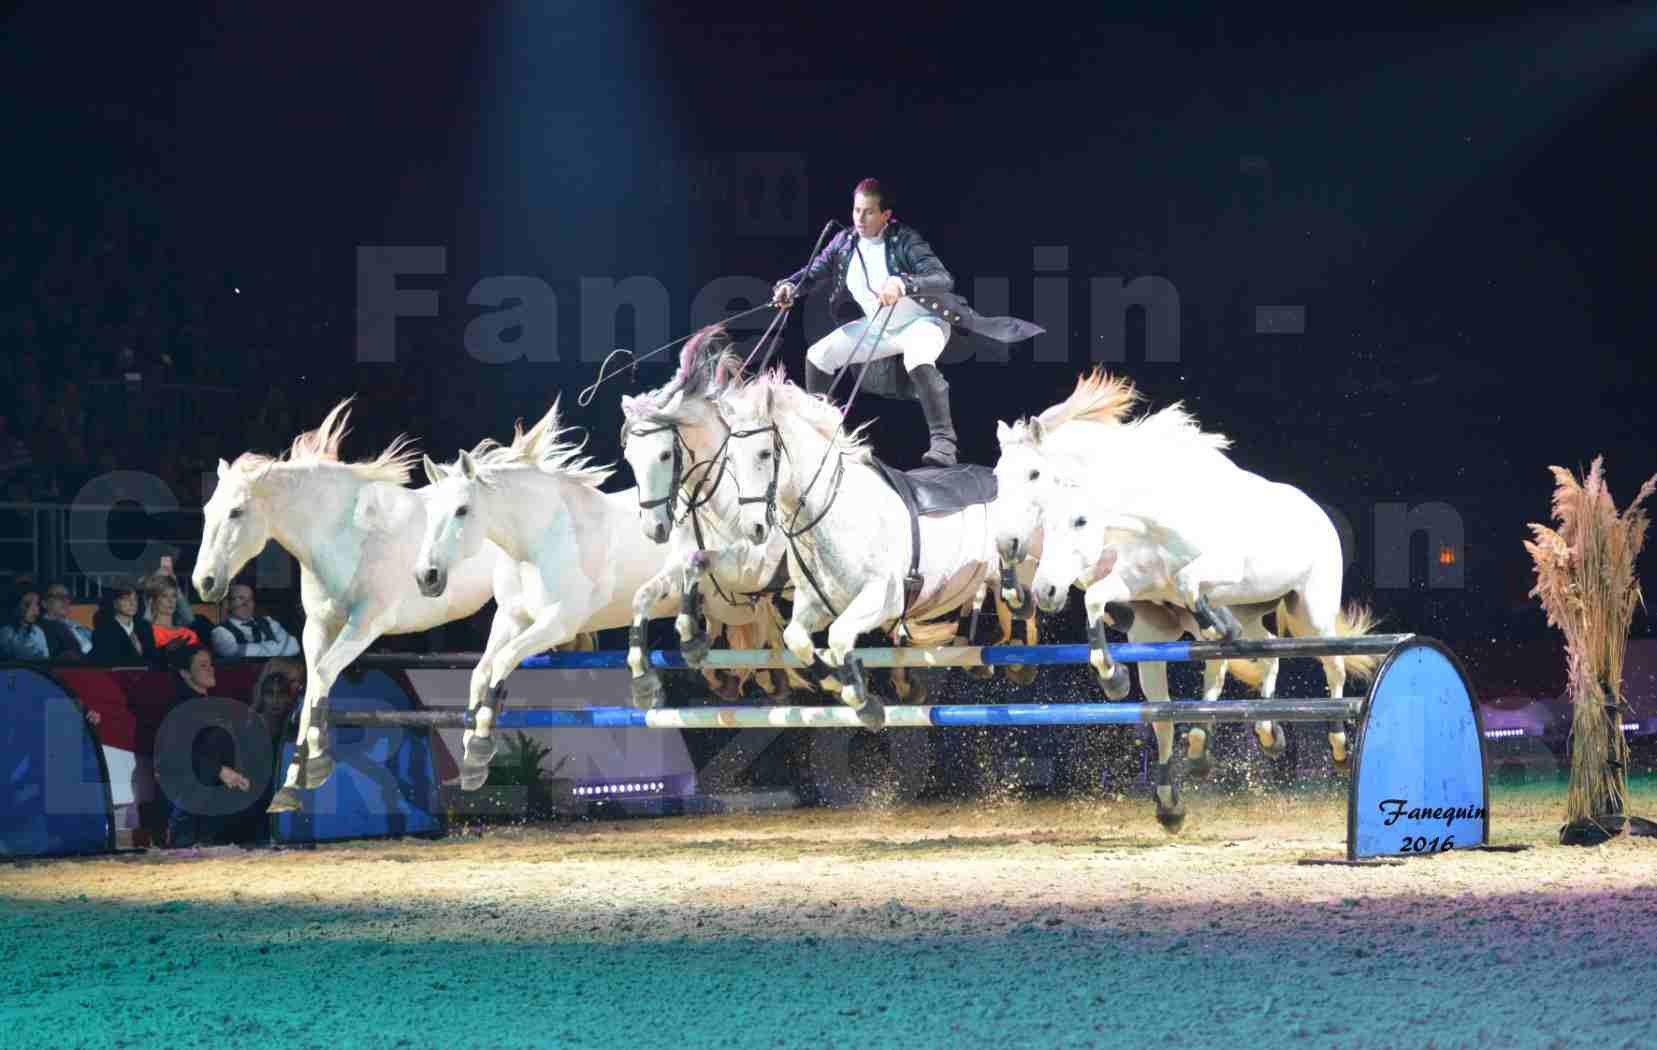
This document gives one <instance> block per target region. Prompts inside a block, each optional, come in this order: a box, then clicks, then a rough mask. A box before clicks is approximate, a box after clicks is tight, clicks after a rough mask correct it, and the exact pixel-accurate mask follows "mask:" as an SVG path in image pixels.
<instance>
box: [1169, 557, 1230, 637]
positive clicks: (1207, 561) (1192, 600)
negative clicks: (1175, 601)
mask: <svg viewBox="0 0 1657 1050" xmlns="http://www.w3.org/2000/svg"><path fill="white" fill-rule="evenodd" d="M1242 578H1243V563H1242V558H1241V557H1239V556H1237V555H1235V554H1232V553H1229V552H1214V551H1210V552H1205V553H1203V554H1199V555H1197V556H1196V557H1195V558H1193V559H1191V561H1190V562H1189V563H1188V564H1187V565H1185V566H1184V567H1183V568H1181V569H1180V570H1179V571H1178V572H1176V573H1175V574H1174V589H1175V591H1176V592H1177V593H1178V594H1179V596H1180V600H1181V601H1183V602H1184V603H1185V607H1186V608H1187V609H1189V610H1191V614H1192V615H1193V616H1194V617H1196V620H1197V623H1198V624H1200V625H1201V626H1202V628H1203V633H1204V634H1207V635H1208V636H1209V637H1210V638H1224V639H1225V640H1226V641H1228V642H1234V641H1236V640H1237V639H1239V638H1241V637H1242V636H1243V627H1242V624H1241V623H1239V622H1238V620H1237V617H1236V616H1235V615H1233V614H1232V612H1231V610H1229V609H1227V608H1226V607H1225V606H1223V605H1214V604H1211V603H1210V601H1209V599H1208V597H1207V594H1206V592H1207V591H1209V590H1211V589H1213V588H1215V587H1218V586H1224V585H1234V584H1238V583H1241V582H1242Z"/></svg>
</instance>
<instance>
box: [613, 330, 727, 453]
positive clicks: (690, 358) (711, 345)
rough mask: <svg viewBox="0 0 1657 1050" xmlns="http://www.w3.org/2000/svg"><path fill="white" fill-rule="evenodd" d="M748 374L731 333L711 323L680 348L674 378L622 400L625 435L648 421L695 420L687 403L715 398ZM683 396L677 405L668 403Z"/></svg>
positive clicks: (673, 422)
mask: <svg viewBox="0 0 1657 1050" xmlns="http://www.w3.org/2000/svg"><path fill="white" fill-rule="evenodd" d="M746 380H747V376H746V374H745V373H744V371H743V361H742V358H741V357H740V356H739V355H738V354H737V353H736V352H735V351H733V350H732V349H731V337H730V333H729V332H728V331H726V329H725V326H724V325H722V324H715V325H709V326H708V327H706V328H703V329H702V330H701V331H699V332H697V333H696V334H695V335H693V336H691V337H690V339H689V340H688V341H686V343H685V346H684V349H683V350H681V351H680V352H679V369H678V371H677V372H675V373H674V374H673V378H671V379H669V380H668V381H667V382H666V383H663V384H662V385H661V386H659V387H657V388H656V389H655V390H650V391H646V392H645V393H643V394H640V395H638V396H637V397H635V398H632V399H630V400H628V401H625V402H623V403H622V412H623V414H624V415H625V416H626V419H625V420H624V421H623V422H622V425H621V438H622V441H623V442H625V441H626V440H627V437H628V435H629V434H631V433H632V432H633V431H634V430H635V429H636V428H638V427H640V426H642V425H644V424H656V425H660V426H676V425H678V424H681V423H688V422H690V421H691V419H690V416H691V412H690V410H689V409H688V408H687V407H686V404H687V402H689V401H691V400H692V399H697V400H706V401H712V400H714V399H716V398H718V397H719V395H720V394H722V393H724V392H725V390H727V389H729V388H730V387H731V385H732V384H737V385H741V384H742V383H744V382H746ZM676 396H677V397H679V399H680V400H679V404H678V406H677V407H675V408H671V409H670V408H668V407H667V406H668V404H669V403H670V402H672V401H673V400H674V398H675V397H676Z"/></svg>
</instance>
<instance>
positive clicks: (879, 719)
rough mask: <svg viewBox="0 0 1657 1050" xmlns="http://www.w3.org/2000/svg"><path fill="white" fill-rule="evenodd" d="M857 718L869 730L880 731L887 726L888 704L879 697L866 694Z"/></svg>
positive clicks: (858, 709)
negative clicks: (883, 702)
mask: <svg viewBox="0 0 1657 1050" xmlns="http://www.w3.org/2000/svg"><path fill="white" fill-rule="evenodd" d="M857 720H858V721H859V722H862V723H863V728H864V729H867V730H868V731H869V732H871V733H878V732H880V731H881V730H882V729H885V728H886V705H885V704H882V703H881V702H880V698H879V697H876V696H867V695H866V696H864V698H863V706H862V707H859V708H857Z"/></svg>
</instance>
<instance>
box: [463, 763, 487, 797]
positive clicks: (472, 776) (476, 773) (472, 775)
mask: <svg viewBox="0 0 1657 1050" xmlns="http://www.w3.org/2000/svg"><path fill="white" fill-rule="evenodd" d="M488 782H489V764H488V763H487V762H485V763H484V764H483V765H481V766H477V765H473V764H472V763H471V762H462V763H461V765H460V790H462V791H476V790H477V789H478V788H480V787H482V786H483V785H484V784H487V783H488Z"/></svg>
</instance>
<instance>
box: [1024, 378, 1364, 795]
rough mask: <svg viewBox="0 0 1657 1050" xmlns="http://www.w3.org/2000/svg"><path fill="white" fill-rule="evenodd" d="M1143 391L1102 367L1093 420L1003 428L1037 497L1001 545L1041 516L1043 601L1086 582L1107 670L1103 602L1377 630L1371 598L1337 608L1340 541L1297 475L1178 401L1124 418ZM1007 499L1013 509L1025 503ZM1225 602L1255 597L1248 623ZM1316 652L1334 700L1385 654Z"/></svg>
mask: <svg viewBox="0 0 1657 1050" xmlns="http://www.w3.org/2000/svg"><path fill="white" fill-rule="evenodd" d="M1137 396H1138V395H1137V394H1136V393H1135V392H1134V391H1133V389H1132V387H1131V386H1130V385H1128V384H1127V383H1126V382H1125V381H1122V380H1111V379H1108V378H1106V377H1104V376H1102V375H1101V374H1100V373H1098V372H1095V374H1094V375H1093V376H1091V377H1089V378H1088V379H1085V380H1083V381H1082V382H1081V383H1079V384H1078V387H1077V393H1076V394H1073V395H1072V398H1073V399H1076V398H1080V399H1081V400H1082V401H1084V402H1086V401H1091V402H1093V403H1094V404H1095V406H1096V407H1095V409H1094V410H1093V411H1092V412H1090V413H1086V416H1087V418H1083V417H1082V416H1081V415H1077V416H1075V417H1073V418H1071V419H1069V420H1068V421H1067V425H1064V426H1060V427H1056V428H1054V429H1052V430H1051V432H1049V431H1048V429H1047V427H1046V426H1045V425H1044V424H1043V423H1042V421H1041V420H1040V419H1037V420H1031V421H1029V423H1028V425H1027V426H1026V427H1025V429H1024V432H1023V433H1022V434H1018V433H1015V432H1012V431H1011V430H1010V429H1003V430H1002V431H1001V433H1000V437H1001V439H1002V444H1003V449H1004V454H1003V462H1002V464H1001V465H1000V468H1001V469H1002V470H1003V472H1004V475H1003V476H1005V477H1012V478H1017V477H1022V478H1023V479H1024V482H1025V484H1026V485H1027V486H1028V488H1027V492H1030V493H1031V494H1033V495H1034V496H1035V499H1034V501H1033V502H1034V503H1035V505H1036V510H1035V511H1030V510H1028V509H1026V510H1025V511H1024V514H1025V517H1024V519H1023V520H1022V521H1020V520H1013V521H1012V522H1011V524H1009V523H1008V522H1007V521H1003V522H1002V523H1001V525H1000V526H999V535H998V543H999V547H1000V550H1001V551H1002V553H1003V555H1016V554H1017V553H1018V552H1017V547H1018V537H1019V536H1020V535H1021V534H1027V532H1028V529H1029V526H1030V516H1031V515H1032V514H1039V516H1040V519H1041V523H1042V527H1043V542H1044V551H1043V555H1042V559H1041V563H1040V566H1039V567H1038V570H1037V573H1036V577H1035V581H1034V586H1033V590H1034V592H1035V599H1036V602H1037V604H1038V605H1039V606H1041V607H1042V608H1044V609H1049V610H1054V609H1058V608H1062V607H1063V605H1064V602H1065V598H1066V596H1067V594H1068V591H1069V587H1070V586H1071V584H1072V583H1073V582H1074V583H1078V584H1080V585H1081V586H1082V587H1084V588H1085V597H1086V609H1087V617H1088V623H1089V632H1090V637H1091V639H1092V641H1093V645H1094V661H1095V666H1096V668H1097V669H1099V671H1100V673H1101V674H1102V675H1108V674H1110V673H1111V672H1112V669H1110V668H1109V661H1108V656H1107V655H1106V653H1105V651H1104V650H1103V648H1102V644H1103V621H1104V620H1105V619H1106V617H1107V616H1108V612H1107V610H1108V609H1109V607H1111V606H1113V605H1119V604H1121V603H1126V602H1129V601H1132V600H1135V599H1150V600H1155V601H1164V602H1171V603H1175V604H1178V605H1180V606H1183V607H1184V608H1186V609H1189V610H1191V611H1192V612H1193V613H1194V614H1195V616H1196V619H1197V621H1198V622H1199V623H1201V624H1203V626H1204V627H1205V628H1208V629H1209V630H1210V631H1211V632H1212V631H1222V630H1223V631H1224V633H1225V634H1226V635H1227V636H1229V637H1237V636H1240V635H1242V634H1244V633H1247V634H1251V635H1255V636H1262V635H1261V634H1260V632H1263V630H1264V628H1263V627H1262V626H1259V619H1260V617H1262V616H1263V615H1264V614H1265V612H1266V611H1270V612H1273V613H1275V615H1276V622H1277V627H1278V630H1279V632H1280V633H1283V634H1290V635H1298V636H1301V637H1306V636H1341V637H1346V636H1353V635H1361V634H1366V633H1368V632H1369V630H1370V629H1371V627H1372V626H1373V624H1372V618H1371V616H1370V614H1369V612H1368V611H1367V610H1366V609H1364V608H1362V607H1361V606H1357V605H1353V606H1352V607H1350V608H1348V609H1345V610H1343V609H1342V608H1341V604H1340V602H1341V594H1340V590H1341V579H1342V576H1343V574H1344V567H1345V566H1344V562H1343V560H1342V557H1341V548H1340V538H1339V536H1338V535H1337V534H1336V532H1335V528H1334V525H1333V523H1331V522H1330V520H1329V517H1328V515H1327V514H1325V513H1324V512H1323V509H1322V508H1321V507H1319V506H1318V505H1317V504H1316V503H1315V502H1313V501H1312V500H1311V499H1310V498H1308V497H1307V496H1306V494H1305V493H1303V492H1301V491H1300V490H1299V489H1297V488H1295V487H1293V486H1291V485H1285V484H1281V483H1277V482H1271V481H1268V480H1266V479H1265V478H1262V477H1260V476H1259V475H1258V474H1254V473H1253V472H1251V471H1246V470H1243V469H1242V468H1240V467H1238V466H1237V465H1236V464H1235V463H1233V462H1232V461H1231V459H1230V458H1229V457H1228V456H1226V455H1225V452H1224V450H1225V449H1226V448H1228V447H1229V445H1230V442H1229V440H1228V439H1227V438H1225V436H1224V435H1221V434H1210V433H1205V432H1204V431H1202V429H1201V428H1200V427H1199V426H1198V425H1197V422H1196V420H1195V419H1194V418H1192V417H1191V416H1190V415H1189V414H1187V413H1186V412H1185V411H1184V410H1183V409H1182V408H1181V406H1179V405H1177V404H1176V405H1171V406H1169V407H1168V408H1165V409H1163V410H1161V411H1159V412H1156V413H1153V414H1150V415H1146V416H1142V417H1140V418H1138V419H1134V420H1131V421H1128V420H1126V419H1125V417H1126V414H1127V411H1128V408H1129V407H1130V406H1131V404H1132V403H1133V402H1134V401H1135V400H1136V399H1137ZM1061 415H1062V413H1061ZM1020 446H1021V447H1020ZM1015 448H1017V451H1016V452H1015V451H1013V449H1015ZM1043 470H1045V471H1046V474H1045V476H1043V474H1042V472H1043ZM1008 506H1009V507H1010V508H1011V512H1012V513H1016V512H1017V507H1018V505H1017V504H1016V503H1009V505H1008ZM1225 607H1233V608H1235V607H1245V609H1247V610H1248V612H1249V620H1250V628H1251V629H1247V630H1245V629H1244V628H1243V627H1242V625H1241V624H1240V623H1237V622H1234V621H1235V618H1234V617H1229V616H1228V615H1226V614H1225V612H1224V609H1225ZM1228 622H1229V626H1228ZM1318 659H1319V661H1320V662H1321V664H1322V665H1323V670H1324V678H1325V681H1326V682H1327V684H1328V688H1329V695H1330V696H1332V697H1338V696H1340V695H1342V692H1343V690H1344V689H1345V684H1346V679H1347V677H1348V675H1349V674H1350V675H1351V676H1352V677H1354V678H1356V679H1358V680H1363V679H1365V678H1367V677H1369V676H1370V675H1372V674H1373V672H1374V668H1375V663H1376V661H1375V658H1374V657H1369V656H1344V657H1343V656H1325V657H1319V658H1318ZM1266 663H1267V667H1268V671H1267V676H1266V679H1265V681H1264V683H1263V687H1262V695H1265V696H1269V695H1271V690H1272V688H1273V687H1274V685H1275V679H1276V666H1275V664H1276V662H1275V661H1267V662H1266ZM1255 730H1256V733H1257V735H1259V736H1260V738H1261V744H1262V746H1264V747H1266V748H1267V750H1268V753H1280V752H1281V746H1282V745H1281V730H1280V728H1279V727H1277V726H1275V725H1273V724H1272V723H1270V722H1260V723H1256V726H1255ZM1329 742H1330V747H1331V751H1332V753H1333V756H1334V759H1335V763H1336V766H1337V767H1338V768H1341V769H1344V768H1345V767H1346V765H1347V760H1348V754H1347V748H1346V734H1345V730H1344V727H1343V726H1339V725H1337V726H1336V727H1334V729H1333V730H1332V731H1331V732H1330V734H1329Z"/></svg>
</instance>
